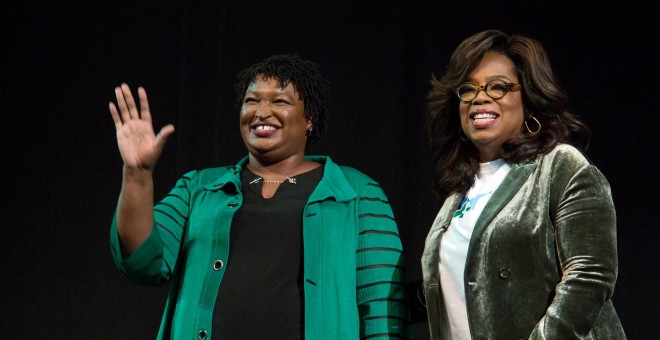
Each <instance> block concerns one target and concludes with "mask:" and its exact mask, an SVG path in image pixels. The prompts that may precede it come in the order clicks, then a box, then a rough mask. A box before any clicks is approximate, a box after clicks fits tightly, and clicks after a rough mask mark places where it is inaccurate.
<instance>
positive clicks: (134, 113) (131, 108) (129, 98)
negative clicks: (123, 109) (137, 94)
mask: <svg viewBox="0 0 660 340" xmlns="http://www.w3.org/2000/svg"><path fill="white" fill-rule="evenodd" d="M121 92H122V93H123V95H124V99H125V100H126V106H127V108H128V112H129V115H130V117H131V118H132V119H140V113H139V112H138V109H137V105H135V100H134V99H133V94H132V93H131V88H130V87H128V85H127V84H125V83H124V84H121Z"/></svg>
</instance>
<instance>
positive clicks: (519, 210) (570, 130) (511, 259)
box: [422, 30, 625, 339]
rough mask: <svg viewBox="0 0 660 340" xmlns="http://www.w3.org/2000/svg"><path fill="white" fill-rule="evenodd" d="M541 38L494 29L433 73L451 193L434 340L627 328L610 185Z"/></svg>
mask: <svg viewBox="0 0 660 340" xmlns="http://www.w3.org/2000/svg"><path fill="white" fill-rule="evenodd" d="M567 102H568V100H567V97H566V95H565V94H564V92H563V91H562V90H561V89H560V87H559V84H558V82H557V80H556V79H555V76H554V74H553V72H552V69H551V67H550V64H549V62H548V57H547V55H546V52H545V50H544V49H543V47H542V45H541V44H540V43H539V42H537V41H536V40H533V39H530V38H527V37H524V36H520V35H513V36H511V35H507V34H505V33H503V32H500V31H494V30H490V31H484V32H480V33H477V34H475V35H473V36H471V37H469V38H467V39H466V40H464V41H463V42H462V43H461V44H460V45H459V46H458V48H457V49H456V51H455V52H454V53H453V55H452V57H451V59H450V61H449V65H448V66H447V68H446V70H445V74H444V75H443V76H442V77H441V78H440V79H435V78H434V79H433V80H432V89H431V91H430V93H429V96H428V112H429V116H428V128H429V134H430V137H431V141H432V146H433V147H434V149H435V151H436V152H437V157H436V169H435V189H436V191H437V192H438V193H439V194H440V195H441V197H443V198H445V201H444V204H443V205H442V208H441V209H440V212H439V213H438V215H437V217H436V219H435V221H434V222H433V226H432V228H431V230H430V232H429V234H428V237H427V239H426V244H425V250H424V254H423V258H422V268H423V279H424V292H425V297H426V305H427V310H428V318H429V325H430V331H431V337H432V338H433V339H470V338H472V339H623V338H625V334H624V332H623V329H622V327H621V323H620V322H619V319H618V317H617V314H616V312H615V310H614V307H613V305H612V301H611V298H612V294H613V292H614V284H615V281H616V277H617V247H616V217H615V212H614V205H613V203H612V196H611V192H610V186H609V184H608V182H607V180H606V179H605V177H604V176H603V175H602V174H601V172H600V171H598V169H597V168H596V167H595V166H594V165H592V164H590V162H589V161H588V160H587V158H586V157H585V156H584V155H583V154H582V152H583V151H584V150H586V147H587V142H588V134H589V131H588V129H587V127H586V126H585V125H584V124H583V123H582V122H581V121H580V120H579V119H578V117H576V116H574V115H572V114H570V113H568V112H567Z"/></svg>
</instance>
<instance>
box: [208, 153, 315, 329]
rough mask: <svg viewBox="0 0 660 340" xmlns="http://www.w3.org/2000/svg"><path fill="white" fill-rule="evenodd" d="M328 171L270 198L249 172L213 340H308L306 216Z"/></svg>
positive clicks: (303, 178) (233, 232) (300, 180)
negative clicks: (309, 201)
mask: <svg viewBox="0 0 660 340" xmlns="http://www.w3.org/2000/svg"><path fill="white" fill-rule="evenodd" d="M322 176H323V167H322V166H319V167H318V168H316V169H314V170H311V171H309V172H306V173H303V174H300V175H298V176H295V179H296V180H297V183H296V184H293V183H289V181H286V180H285V181H284V183H282V184H280V186H279V188H278V189H277V191H276V192H275V195H274V196H273V197H271V198H269V199H266V198H263V197H262V196H261V186H262V183H261V181H258V182H256V183H252V184H250V183H251V182H253V181H254V180H255V179H257V178H259V177H258V176H257V175H256V174H254V173H252V172H251V171H249V170H248V169H247V168H246V169H245V170H244V171H243V173H242V174H241V182H242V184H243V192H242V194H243V206H242V207H241V209H239V210H238V211H237V212H236V214H235V215H234V219H233V220H232V224H231V236H230V238H231V239H230V243H229V244H230V248H229V258H228V261H227V264H226V271H225V274H224V277H223V278H222V283H221V284H220V291H219V292H218V298H217V300H216V304H215V310H214V317H213V331H212V337H213V339H303V338H304V337H305V336H304V334H305V330H304V315H305V313H304V293H303V282H302V279H303V245H302V213H303V209H304V208H305V204H306V203H307V200H308V199H309V196H310V195H311V193H312V191H314V189H315V188H316V186H317V185H318V183H319V181H320V180H321V177H322Z"/></svg>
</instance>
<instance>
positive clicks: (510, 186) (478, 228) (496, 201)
mask: <svg viewBox="0 0 660 340" xmlns="http://www.w3.org/2000/svg"><path fill="white" fill-rule="evenodd" d="M536 166H537V163H536V162H533V163H528V164H513V165H512V166H511V170H510V171H509V174H508V175H507V176H506V177H505V178H504V181H502V184H500V186H499V187H498V188H497V189H496V190H495V192H494V193H493V196H491V198H490V199H489V200H488V203H486V206H485V207H484V210H483V212H481V215H479V218H478V219H477V223H476V224H475V226H474V230H473V231H472V237H471V238H470V245H469V247H468V254H470V252H471V251H472V248H473V247H474V244H476V243H477V242H478V239H479V238H480V237H481V234H482V233H483V231H484V229H485V228H486V226H487V225H489V224H490V222H492V221H493V219H494V218H495V216H497V214H498V213H499V212H500V211H502V209H503V208H504V206H505V205H506V204H507V203H509V201H510V200H511V198H513V196H514V195H515V194H516V193H517V192H518V190H519V189H520V187H521V186H522V185H523V184H524V183H525V181H527V178H528V177H529V174H531V173H532V171H534V169H536Z"/></svg>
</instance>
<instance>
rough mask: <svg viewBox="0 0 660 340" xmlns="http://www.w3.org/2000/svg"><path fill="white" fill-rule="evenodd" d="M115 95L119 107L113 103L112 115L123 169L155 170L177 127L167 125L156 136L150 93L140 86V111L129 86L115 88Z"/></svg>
mask: <svg viewBox="0 0 660 340" xmlns="http://www.w3.org/2000/svg"><path fill="white" fill-rule="evenodd" d="M115 95H116V97H117V105H115V104H114V103H112V102H110V114H111V115H112V120H114V122H115V128H116V129H117V145H118V146H119V152H120V153H121V157H122V159H123V161H124V166H126V167H128V168H133V169H146V170H152V169H153V168H154V166H155V165H156V162H157V161H158V158H159V157H160V154H161V153H162V151H163V148H164V146H165V142H166V141H167V137H169V136H170V135H171V134H172V133H173V132H174V126H173V125H172V124H168V125H166V126H164V127H163V128H162V129H161V130H160V132H159V133H158V134H157V135H156V134H155V133H154V129H153V124H152V122H151V112H150V111H149V101H148V100H147V92H146V91H145V90H144V89H143V88H142V87H138V98H139V100H140V110H139V111H138V108H137V104H136V103H135V100H134V99H133V95H132V94H131V89H130V88H129V87H128V85H126V84H121V86H119V87H117V88H115Z"/></svg>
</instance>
